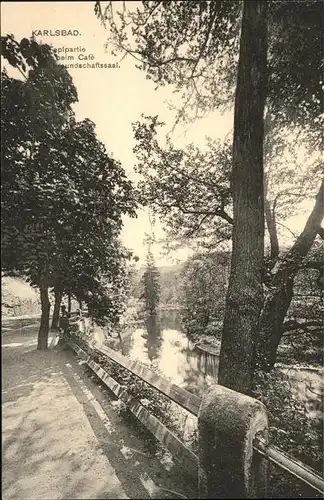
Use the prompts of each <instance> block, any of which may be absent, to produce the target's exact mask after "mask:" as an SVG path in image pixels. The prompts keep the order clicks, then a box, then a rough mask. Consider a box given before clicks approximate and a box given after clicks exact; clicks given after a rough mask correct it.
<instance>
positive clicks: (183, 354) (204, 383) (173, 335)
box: [107, 313, 323, 418]
mask: <svg viewBox="0 0 324 500" xmlns="http://www.w3.org/2000/svg"><path fill="white" fill-rule="evenodd" d="M107 342H108V343H109V345H111V347H113V348H114V349H116V350H119V351H120V352H122V354H123V355H124V356H126V357H128V358H131V359H137V360H138V361H140V362H141V363H144V364H146V365H147V366H149V367H150V368H151V369H153V370H156V371H158V372H159V373H160V374H161V375H163V376H165V377H168V378H169V379H170V380H171V381H172V382H173V383H174V384H176V385H178V386H180V387H183V388H184V389H187V390H188V391H190V392H192V393H194V394H197V395H200V396H201V395H202V393H203V392H204V390H206V388H208V387H210V386H212V385H213V384H215V383H217V376H218V364H219V358H218V356H217V355H215V354H210V353H207V352H206V351H203V350H201V349H199V348H197V347H195V346H194V345H193V344H192V342H191V341H189V340H188V338H187V336H186V334H185V333H184V332H183V331H182V330H181V322H180V320H179V317H176V315H175V314H172V315H168V314H166V313H164V314H163V315H161V316H160V317H157V316H153V317H149V318H146V320H144V321H143V325H142V328H135V329H134V330H131V331H129V332H128V334H126V335H123V336H121V337H120V338H119V339H118V342H117V341H116V340H110V341H109V340H107ZM111 342H113V344H114V345H112V343H111ZM284 371H286V370H284ZM288 374H289V377H290V380H291V387H292V390H293V391H294V392H295V394H296V395H297V396H298V398H299V399H300V400H301V401H302V402H303V403H305V404H306V407H307V410H308V413H309V415H310V416H311V417H312V418H319V415H322V407H323V378H322V375H323V372H322V371H321V372H318V373H316V372H312V371H310V370H307V369H299V370H296V369H293V368H290V369H289V370H288Z"/></svg>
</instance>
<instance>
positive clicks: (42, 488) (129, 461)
mask: <svg viewBox="0 0 324 500" xmlns="http://www.w3.org/2000/svg"><path fill="white" fill-rule="evenodd" d="M36 338H37V329H36V328H35V327H34V328H28V330H25V331H24V333H22V332H16V331H14V332H13V333H12V335H10V336H9V335H5V336H3V337H2V375H3V377H2V391H3V407H2V409H3V412H2V431H3V432H2V446H3V448H2V497H3V499H4V500H47V499H62V500H63V499H83V498H89V499H108V498H116V499H117V498H194V496H195V491H194V490H195V488H194V487H193V486H191V485H190V481H189V482H188V480H187V479H186V477H185V476H184V477H183V478H182V476H181V473H180V474H179V470H176V467H174V466H173V465H172V462H169V464H166V463H164V465H163V463H162V462H161V461H160V460H159V459H158V458H157V456H155V455H154V453H152V452H151V451H150V450H149V449H148V446H147V443H146V442H145V439H143V435H141V434H140V433H139V432H138V431H137V430H136V427H135V428H134V427H132V426H130V425H128V424H127V423H126V422H125V420H124V418H123V417H122V416H121V414H120V412H118V411H117V410H118V401H116V400H115V398H114V397H113V396H112V395H109V393H107V392H102V391H101V390H100V387H99V386H98V385H97V384H95V383H94V382H93V381H92V380H91V379H90V377H89V376H87V374H86V372H85V367H84V366H83V365H82V364H80V362H78V361H77V359H76V357H75V356H74V354H73V353H72V352H71V351H70V350H49V351H45V352H43V351H37V350H36ZM193 482H194V483H195V481H193ZM167 490H172V491H173V492H175V493H173V494H171V493H170V492H168V491H167ZM177 492H178V493H177ZM184 495H185V496H184Z"/></svg>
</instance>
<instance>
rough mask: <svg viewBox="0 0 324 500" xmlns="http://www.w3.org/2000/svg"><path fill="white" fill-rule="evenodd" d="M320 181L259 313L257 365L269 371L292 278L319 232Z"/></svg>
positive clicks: (323, 193)
mask: <svg viewBox="0 0 324 500" xmlns="http://www.w3.org/2000/svg"><path fill="white" fill-rule="evenodd" d="M323 199H324V189H323V181H322V184H321V187H320V189H319V191H318V193H317V196H316V202H315V205H314V208H313V210H312V212H311V214H310V216H309V217H308V220H307V222H306V225H305V227H304V230H303V232H302V233H301V234H300V236H299V237H298V238H297V240H296V242H295V243H294V245H293V246H292V247H291V249H290V250H289V251H288V252H287V254H286V255H285V256H284V258H283V259H281V261H280V262H279V263H278V266H277V268H276V267H275V268H274V269H273V277H272V280H271V282H270V284H269V288H268V291H267V293H266V296H265V300H264V307H263V311H262V314H261V321H260V334H259V340H258V346H257V367H258V368H260V369H261V370H263V371H270V370H271V368H273V366H274V364H275V361H276V354H277V349H278V345H279V342H280V340H281V337H282V335H283V328H282V326H283V323H284V319H285V316H286V314H287V311H288V308H289V306H290V302H291V299H292V296H293V285H294V278H295V276H296V274H297V272H298V270H299V269H300V266H301V264H302V262H303V259H304V258H305V257H306V255H307V253H308V252H309V250H310V248H311V246H312V245H313V243H314V240H315V238H316V235H317V234H318V233H319V232H320V227H321V222H322V220H323V215H324V200H323Z"/></svg>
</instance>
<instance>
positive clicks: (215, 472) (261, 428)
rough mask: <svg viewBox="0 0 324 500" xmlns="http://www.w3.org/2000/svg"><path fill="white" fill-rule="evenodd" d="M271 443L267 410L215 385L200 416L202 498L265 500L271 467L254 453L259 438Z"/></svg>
mask: <svg viewBox="0 0 324 500" xmlns="http://www.w3.org/2000/svg"><path fill="white" fill-rule="evenodd" d="M257 434H258V436H260V437H262V438H263V439H265V440H267V438H268V418H267V412H266V409H265V406H264V405H263V404H262V403H261V402H260V401H257V400H256V399H253V398H251V397H249V396H246V395H244V394H241V393H238V392H235V391H232V390H230V389H227V388H226V387H222V386H220V385H215V386H214V387H212V388H211V389H210V390H209V391H208V392H206V394H205V395H204V397H203V400H202V403H201V406H200V410H199V414H198V441H199V454H198V457H199V462H198V497H199V498H205V499H207V498H208V499H211V498H265V497H266V480H267V463H266V460H265V459H263V458H262V457H260V456H258V455H257V454H256V453H254V452H253V441H254V439H255V437H256V435H257Z"/></svg>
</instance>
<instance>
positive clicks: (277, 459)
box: [65, 322, 324, 498]
mask: <svg viewBox="0 0 324 500" xmlns="http://www.w3.org/2000/svg"><path fill="white" fill-rule="evenodd" d="M73 323H75V322H73ZM65 339H66V341H67V342H68V344H69V345H70V346H71V347H72V349H73V350H74V351H75V352H76V353H77V354H78V355H80V356H81V357H82V358H83V360H84V361H85V362H86V363H87V364H88V366H89V367H90V368H91V369H92V370H93V371H94V373H96V375H97V376H98V377H99V378H100V379H101V380H102V381H103V382H104V384H105V385H106V386H107V387H108V388H109V389H110V390H111V391H112V392H113V393H114V394H115V395H116V396H117V397H118V398H119V399H121V400H122V401H124V402H125V404H126V405H127V406H128V407H129V409H130V410H131V412H132V413H133V414H134V415H135V416H136V417H137V418H138V419H139V420H140V421H141V423H142V424H143V425H144V426H145V427H147V428H148V430H149V431H150V432H152V434H153V435H154V436H155V437H156V438H157V439H158V440H159V441H160V442H161V443H162V444H163V445H164V446H165V447H166V448H167V449H168V450H169V451H170V452H171V453H172V455H173V456H174V457H175V458H177V459H178V460H179V461H180V462H181V463H182V464H183V465H184V466H185V468H186V469H187V470H188V471H190V472H191V473H193V472H194V471H197V465H199V458H198V456H197V455H196V454H194V453H193V452H192V451H191V450H190V449H189V448H188V447H186V446H185V445H184V444H183V443H182V442H181V441H180V440H179V439H178V438H177V437H176V436H175V435H174V434H173V433H172V432H171V431H170V430H169V429H167V427H166V426H165V425H164V424H162V423H161V422H160V421H159V420H158V419H157V418H156V417H154V416H153V415H152V414H150V413H149V412H148V410H147V409H146V408H145V407H144V406H143V405H141V404H140V403H139V402H138V401H136V400H135V399H134V398H133V397H131V396H129V395H128V394H127V388H126V387H124V386H121V385H120V384H118V383H117V381H116V380H114V379H113V378H112V377H111V376H110V375H109V374H108V373H107V372H106V371H105V370H104V369H103V368H102V367H101V366H100V365H99V364H98V363H96V362H95V361H94V360H93V359H92V358H91V356H89V355H88V354H87V353H86V352H85V351H84V350H83V349H82V348H81V347H80V345H78V343H77V341H76V339H75V338H72V337H70V336H69V335H68V336H66V335H65ZM94 348H95V350H96V352H97V353H99V354H102V355H104V356H106V357H107V358H108V359H109V360H111V361H113V362H115V363H117V364H118V365H119V366H121V367H122V368H124V369H126V370H128V371H129V372H131V373H132V374H133V375H136V376H137V377H138V378H140V379H141V380H143V381H144V382H146V383H147V384H149V385H150V386H151V387H153V388H154V389H156V390H157V391H159V392H160V393H161V394H164V395H165V396H167V397H168V398H169V399H171V400H172V401H174V402H175V403H177V404H178V405H180V406H181V407H182V408H184V409H185V410H187V411H188V412H190V413H191V414H192V415H195V416H196V417H198V419H199V418H200V417H201V414H200V412H201V407H202V402H203V399H202V398H199V397H198V396H196V395H194V394H191V393H190V392H188V391H186V390H185V389H182V388H180V387H178V386H177V385H175V384H173V383H171V382H170V381H168V380H167V379H165V378H163V377H161V376H160V375H158V374H157V373H155V372H153V371H152V370H150V369H149V368H148V367H146V366H144V365H142V364H141V363H139V362H138V361H134V360H130V359H127V358H126V357H124V356H123V355H121V354H120V353H119V352H117V351H114V350H113V349H111V348H109V347H106V346H98V345H96V344H95V345H94ZM218 387H219V388H220V390H223V391H227V392H229V393H230V396H231V397H233V396H232V394H234V391H230V390H229V389H226V388H222V387H221V386H218ZM236 394H237V395H238V396H239V397H241V400H242V401H243V399H244V398H247V397H245V396H243V395H239V394H238V393H236ZM242 398H243V399H242ZM248 399H249V400H251V401H252V398H248ZM243 402H244V401H243ZM248 402H249V401H248ZM257 403H259V402H257ZM239 404H243V403H242V402H240V400H239ZM260 404H261V403H260ZM249 412H250V413H251V411H250V410H249ZM210 432H211V431H210V429H209V433H210ZM233 432H235V429H234V430H233ZM206 445H207V446H208V443H206ZM252 446H253V450H254V452H256V454H257V455H258V456H259V457H260V458H263V459H267V460H269V461H270V462H272V463H274V464H276V465H277V466H279V467H281V468H282V469H284V470H286V471H288V472H289V473H290V474H291V475H293V476H295V477H296V478H298V479H299V480H301V481H302V482H304V483H306V484H308V485H309V486H311V487H312V488H313V489H314V490H316V491H318V492H320V493H322V494H323V493H324V481H323V479H322V478H321V477H320V476H319V475H318V474H317V473H316V472H315V471H313V470H312V469H311V468H309V467H307V466H305V465H304V464H303V463H301V462H300V461H298V460H296V459H294V458H293V457H290V456H289V455H287V454H285V453H283V452H282V451H280V450H278V449H277V448H275V447H274V446H269V445H268V444H267V440H266V439H264V438H261V437H257V436H256V435H255V436H254V438H253V443H252ZM222 494H223V495H225V496H223V498H227V496H226V493H224V492H222ZM243 496H244V495H243ZM230 497H231V496H229V498H230ZM246 497H248V495H247V496H246ZM200 498H215V497H211V496H208V494H207V493H206V494H205V496H201V497H200Z"/></svg>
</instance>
